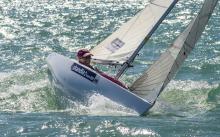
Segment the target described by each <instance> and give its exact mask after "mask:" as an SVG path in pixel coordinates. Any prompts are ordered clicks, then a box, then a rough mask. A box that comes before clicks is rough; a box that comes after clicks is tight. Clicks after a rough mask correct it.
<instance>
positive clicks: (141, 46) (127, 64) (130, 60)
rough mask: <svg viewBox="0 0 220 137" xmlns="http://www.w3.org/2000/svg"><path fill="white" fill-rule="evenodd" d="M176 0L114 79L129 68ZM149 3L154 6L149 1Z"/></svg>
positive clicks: (175, 1)
mask: <svg viewBox="0 0 220 137" xmlns="http://www.w3.org/2000/svg"><path fill="white" fill-rule="evenodd" d="M177 1H178V0H174V1H173V3H172V4H171V5H170V6H169V8H168V9H167V10H166V12H165V13H164V14H163V16H161V18H160V19H159V21H158V22H157V23H156V24H155V25H154V27H153V29H152V30H151V31H150V32H149V33H148V35H146V37H145V38H144V40H143V41H142V42H141V44H140V45H139V46H138V48H137V49H136V50H135V51H134V53H133V54H132V55H131V56H130V58H129V59H128V60H127V61H126V62H125V63H124V64H123V65H122V66H121V68H120V69H119V71H118V73H117V74H116V76H115V78H116V79H119V78H120V76H121V75H122V74H123V73H124V72H125V71H126V70H127V68H129V67H130V66H131V63H132V62H133V61H134V59H135V57H136V56H137V54H138V53H139V51H140V50H141V49H142V48H143V46H144V45H145V43H146V42H147V41H148V39H149V38H150V37H151V36H152V34H153V33H154V32H155V30H156V29H157V28H158V26H159V25H160V24H161V22H162V21H163V20H164V18H165V17H166V16H167V15H168V14H169V12H170V11H171V10H172V8H173V7H174V5H175V4H176V3H177ZM150 3H152V4H154V3H153V2H151V1H150Z"/></svg>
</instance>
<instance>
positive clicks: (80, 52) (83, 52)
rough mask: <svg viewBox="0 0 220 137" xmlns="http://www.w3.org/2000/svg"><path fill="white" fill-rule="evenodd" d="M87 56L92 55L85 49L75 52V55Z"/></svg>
mask: <svg viewBox="0 0 220 137" xmlns="http://www.w3.org/2000/svg"><path fill="white" fill-rule="evenodd" d="M88 56H93V54H92V53H90V52H89V50H87V49H81V50H79V51H78V52H77V57H79V58H82V57H88Z"/></svg>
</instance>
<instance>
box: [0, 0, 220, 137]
mask: <svg viewBox="0 0 220 137" xmlns="http://www.w3.org/2000/svg"><path fill="white" fill-rule="evenodd" d="M147 3H148V1H147V0H117V1H116V0H95V1H89V0H13V1H10V0H1V1H0V136H16V137H17V136H50V137H54V136H60V137H67V136H80V137H81V136H88V137H90V136H91V137H96V136H100V137H101V136H106V137H107V136H156V137H158V136H167V137H171V136H198V137H201V136H209V137H219V136H220V84H219V83H220V8H219V7H220V3H219V2H218V4H217V6H216V8H215V10H214V13H213V15H212V17H211V19H210V21H209V23H208V25H207V26H206V28H205V31H204V33H203V35H202V37H201V39H200V40H199V41H198V42H197V44H196V47H195V49H194V50H193V51H192V53H191V54H190V56H189V57H188V58H187V59H186V61H185V62H184V64H183V66H182V67H181V69H180V71H179V72H178V74H177V75H176V77H175V78H174V79H173V80H172V81H171V82H170V83H169V84H168V86H167V88H166V89H165V90H164V92H163V93H162V94H161V95H160V97H159V98H158V100H157V103H156V104H155V106H154V107H153V108H152V109H151V110H150V111H149V113H148V114H147V115H146V116H143V117H140V116H138V114H137V113H136V112H134V111H133V110H129V109H127V108H125V107H123V106H121V105H118V104H116V103H114V102H112V101H111V100H109V99H108V98H105V97H104V96H101V95H96V94H95V95H93V96H91V97H90V98H89V100H88V102H89V103H88V104H87V105H85V104H82V103H81V102H77V101H71V100H68V99H66V98H64V97H61V96H58V95H57V94H56V93H55V92H54V89H53V87H52V86H51V84H50V82H49V80H48V74H47V65H46V62H45V58H46V57H47V56H48V55H49V54H50V53H52V52H57V53H59V54H62V55H65V56H67V57H70V58H75V55H76V51H77V50H78V49H80V48H88V49H90V48H92V47H94V46H96V45H97V44H98V43H99V42H101V41H102V40H104V39H105V38H106V37H107V36H108V35H110V34H111V33H112V32H114V31H115V30H116V29H117V28H118V27H119V26H120V25H121V24H122V23H124V22H125V21H127V20H129V19H130V18H131V17H132V16H134V15H135V14H136V13H137V12H138V11H140V10H141V9H143V8H144V7H145V5H146V4H147ZM202 3H203V0H192V1H188V0H181V1H179V2H178V3H177V5H176V6H175V8H174V9H173V10H172V11H171V13H170V14H169V15H168V16H167V18H166V20H164V21H163V23H162V24H161V25H160V27H159V28H158V30H157V31H156V32H155V33H154V35H153V36H152V38H151V39H150V40H149V41H148V43H147V44H146V45H145V46H144V48H143V49H142V50H141V52H140V54H139V56H138V57H137V59H136V60H135V62H134V66H135V67H134V68H132V69H130V70H128V71H127V72H126V74H125V75H123V77H122V78H121V80H122V81H123V82H125V83H127V84H131V83H132V82H133V81H134V80H135V79H136V78H137V77H138V76H139V75H141V73H142V72H143V71H144V70H145V69H146V68H147V67H149V65H151V64H152V63H153V61H155V60H156V59H157V58H158V57H159V55H160V54H161V53H162V52H164V51H165V50H166V49H167V47H169V45H170V44H171V43H172V42H173V41H174V40H175V38H176V37H177V36H178V35H179V34H180V32H181V31H183V30H184V28H185V27H186V25H187V24H188V23H189V22H190V20H191V19H192V18H193V17H194V16H195V15H196V14H197V12H198V11H199V9H200V8H201V6H202ZM103 70H105V68H103ZM110 73H112V71H111V72H110Z"/></svg>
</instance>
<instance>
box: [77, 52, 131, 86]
mask: <svg viewBox="0 0 220 137" xmlns="http://www.w3.org/2000/svg"><path fill="white" fill-rule="evenodd" d="M92 56H93V54H92V53H90V52H89V50H87V49H81V50H79V51H78V52H77V58H78V61H79V63H81V64H83V65H85V66H87V67H89V68H91V69H93V70H95V71H96V72H98V73H99V74H100V75H102V76H103V77H105V78H107V79H108V80H110V81H112V82H114V83H116V84H118V85H120V86H121V87H123V88H126V89H127V87H126V86H125V85H124V84H123V83H122V82H120V81H119V80H117V79H115V78H113V77H110V76H108V75H107V74H105V73H104V72H102V71H100V70H98V69H97V68H93V66H91V65H90V63H91V57H92Z"/></svg>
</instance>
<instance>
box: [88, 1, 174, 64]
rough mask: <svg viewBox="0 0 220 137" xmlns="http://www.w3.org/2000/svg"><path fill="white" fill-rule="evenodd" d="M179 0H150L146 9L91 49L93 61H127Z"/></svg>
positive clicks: (109, 62)
mask: <svg viewBox="0 0 220 137" xmlns="http://www.w3.org/2000/svg"><path fill="white" fill-rule="evenodd" d="M177 1H178V0H150V1H149V4H148V5H147V6H146V8H145V9H143V10H142V11H140V12H139V13H138V14H137V15H136V16H134V17H133V18H132V19H131V20H129V21H128V22H127V23H125V24H124V25H122V26H121V27H120V28H119V29H118V30H116V31H115V32H114V33H113V34H112V35H110V36H109V37H108V38H106V39H105V40H104V41H103V42H101V43H100V44H99V45H97V46H96V47H95V48H93V49H92V50H91V53H92V54H93V55H94V57H93V61H94V62H99V63H106V64H111V63H114V62H117V63H119V64H120V63H121V64H122V63H124V62H126V61H127V60H128V59H129V58H130V57H131V56H132V55H133V54H134V52H135V51H137V49H138V48H140V46H143V42H144V43H145V42H146V41H147V40H148V39H149V38H150V36H151V35H152V33H153V32H154V31H155V30H156V28H157V27H158V26H159V24H160V23H161V22H162V21H163V19H164V18H165V17H166V15H167V14H168V13H169V11H170V10H171V9H172V8H173V6H174V5H175V3H176V2H177ZM136 54H137V53H136ZM135 56H136V55H135Z"/></svg>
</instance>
